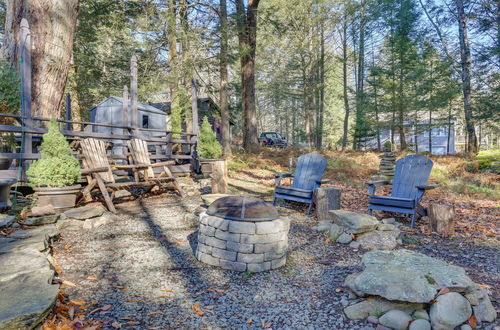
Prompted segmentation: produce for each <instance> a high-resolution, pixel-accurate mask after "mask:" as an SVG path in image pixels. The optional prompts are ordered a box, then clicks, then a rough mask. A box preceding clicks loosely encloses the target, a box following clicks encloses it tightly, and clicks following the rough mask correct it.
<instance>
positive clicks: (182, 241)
mask: <svg viewBox="0 0 500 330" xmlns="http://www.w3.org/2000/svg"><path fill="white" fill-rule="evenodd" d="M187 242H189V241H187V240H185V239H179V240H177V241H175V243H177V244H183V243H187Z"/></svg>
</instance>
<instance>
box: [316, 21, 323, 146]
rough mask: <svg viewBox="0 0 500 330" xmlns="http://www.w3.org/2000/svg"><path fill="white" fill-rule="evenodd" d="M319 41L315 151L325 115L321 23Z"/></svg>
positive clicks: (321, 132) (320, 137)
mask: <svg viewBox="0 0 500 330" xmlns="http://www.w3.org/2000/svg"><path fill="white" fill-rule="evenodd" d="M320 28H321V33H320V35H321V40H320V60H319V69H318V71H319V72H318V73H319V99H318V101H319V105H318V107H319V109H318V111H319V115H318V121H317V132H318V133H317V136H316V149H321V148H322V146H323V117H324V113H325V35H324V28H323V23H321V27H320Z"/></svg>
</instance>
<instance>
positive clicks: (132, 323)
mask: <svg viewBox="0 0 500 330" xmlns="http://www.w3.org/2000/svg"><path fill="white" fill-rule="evenodd" d="M127 324H128V325H137V324H139V322H137V321H128V322H127Z"/></svg>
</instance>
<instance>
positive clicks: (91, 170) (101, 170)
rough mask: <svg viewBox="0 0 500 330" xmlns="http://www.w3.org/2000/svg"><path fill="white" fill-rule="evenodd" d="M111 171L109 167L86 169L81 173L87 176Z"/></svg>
mask: <svg viewBox="0 0 500 330" xmlns="http://www.w3.org/2000/svg"><path fill="white" fill-rule="evenodd" d="M107 171H109V168H108V167H95V168H85V169H83V170H81V173H82V174H84V175H86V174H92V173H100V172H107Z"/></svg>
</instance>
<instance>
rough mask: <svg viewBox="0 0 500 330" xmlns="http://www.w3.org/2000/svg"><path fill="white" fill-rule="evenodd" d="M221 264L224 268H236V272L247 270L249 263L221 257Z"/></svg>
mask: <svg viewBox="0 0 500 330" xmlns="http://www.w3.org/2000/svg"><path fill="white" fill-rule="evenodd" d="M219 265H220V267H221V268H223V269H227V270H234V271H236V272H244V271H246V270H247V264H246V263H244V262H234V261H227V260H222V259H221V260H220V263H219Z"/></svg>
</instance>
